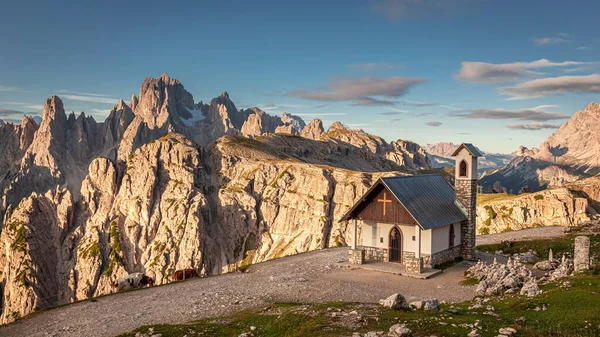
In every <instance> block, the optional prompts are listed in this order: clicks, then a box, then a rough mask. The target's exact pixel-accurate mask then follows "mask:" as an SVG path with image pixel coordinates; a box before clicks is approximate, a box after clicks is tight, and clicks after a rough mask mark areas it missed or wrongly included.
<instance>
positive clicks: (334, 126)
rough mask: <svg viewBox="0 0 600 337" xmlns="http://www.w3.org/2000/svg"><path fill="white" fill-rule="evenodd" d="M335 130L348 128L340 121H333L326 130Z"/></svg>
mask: <svg viewBox="0 0 600 337" xmlns="http://www.w3.org/2000/svg"><path fill="white" fill-rule="evenodd" d="M335 130H348V128H347V127H345V126H344V124H342V123H341V122H333V124H331V126H330V127H329V130H327V132H331V131H335Z"/></svg>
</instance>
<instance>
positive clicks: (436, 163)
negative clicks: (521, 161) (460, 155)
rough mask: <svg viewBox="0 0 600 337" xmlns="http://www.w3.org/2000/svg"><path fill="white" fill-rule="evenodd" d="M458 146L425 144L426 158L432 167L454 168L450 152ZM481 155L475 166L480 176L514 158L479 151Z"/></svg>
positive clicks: (509, 155) (512, 156)
mask: <svg viewBox="0 0 600 337" xmlns="http://www.w3.org/2000/svg"><path fill="white" fill-rule="evenodd" d="M458 145H460V144H454V143H449V142H440V143H436V144H427V145H425V152H427V157H428V158H429V160H431V164H432V165H433V167H435V168H439V167H454V158H452V152H454V150H456V148H457V147H458ZM481 153H483V154H484V156H483V157H481V158H479V160H478V166H477V171H478V172H479V174H480V175H481V174H483V173H484V172H485V171H488V170H493V169H497V168H500V167H503V166H506V165H508V164H509V163H510V162H511V160H512V159H513V158H514V155H513V154H501V153H488V152H484V151H481Z"/></svg>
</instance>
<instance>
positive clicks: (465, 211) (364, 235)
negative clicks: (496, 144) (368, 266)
mask: <svg viewBox="0 0 600 337" xmlns="http://www.w3.org/2000/svg"><path fill="white" fill-rule="evenodd" d="M481 156H482V154H481V152H480V151H479V150H478V149H477V148H476V147H475V146H473V145H472V144H470V143H463V144H461V145H460V146H458V148H457V149H456V150H455V151H454V153H453V154H452V157H454V158H455V160H456V165H455V173H454V174H455V183H454V187H453V186H452V185H450V183H448V181H446V179H445V178H444V177H443V176H442V175H440V174H421V175H413V176H390V177H383V178H380V179H379V180H377V181H376V182H375V184H373V186H371V188H370V189H369V190H368V191H367V192H366V193H365V194H364V195H363V196H362V197H361V198H360V199H358V201H357V202H356V203H355V204H354V205H353V206H352V207H351V208H350V209H349V210H348V212H347V213H346V214H345V215H344V216H343V217H342V219H341V220H342V221H346V220H349V221H352V228H353V236H352V247H351V250H350V262H351V263H355V264H364V263H369V262H392V263H401V264H403V265H404V267H405V270H406V272H408V273H415V274H420V273H422V271H423V270H424V269H431V268H434V267H435V266H436V265H439V264H442V263H444V262H447V261H452V260H455V259H457V258H459V257H462V258H464V259H473V258H474V251H475V229H476V219H477V216H476V207H477V158H478V157H481ZM359 226H360V228H359ZM359 229H360V234H361V238H360V240H358V234H359ZM359 241H360V242H359Z"/></svg>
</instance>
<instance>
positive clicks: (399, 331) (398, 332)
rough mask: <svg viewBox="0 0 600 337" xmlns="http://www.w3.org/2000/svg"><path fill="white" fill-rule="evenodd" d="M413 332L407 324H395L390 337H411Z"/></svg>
mask: <svg viewBox="0 0 600 337" xmlns="http://www.w3.org/2000/svg"><path fill="white" fill-rule="evenodd" d="M412 335H413V334H412V331H411V330H410V329H409V328H407V327H406V324H394V325H392V326H391V327H390V332H389V333H388V336H389V337H410V336H412Z"/></svg>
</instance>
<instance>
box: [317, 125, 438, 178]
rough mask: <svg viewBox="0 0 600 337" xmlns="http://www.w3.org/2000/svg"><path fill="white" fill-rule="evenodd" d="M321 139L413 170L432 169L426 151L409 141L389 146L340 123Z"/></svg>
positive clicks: (373, 136) (382, 140)
mask: <svg viewBox="0 0 600 337" xmlns="http://www.w3.org/2000/svg"><path fill="white" fill-rule="evenodd" d="M321 139H322V140H338V141H342V142H344V143H348V144H350V145H353V146H355V147H358V148H362V149H364V150H368V151H370V152H372V153H375V154H378V155H380V156H383V157H385V158H387V159H388V160H390V161H393V162H395V163H396V164H398V165H401V166H406V167H409V168H412V169H430V168H432V165H431V162H430V161H429V158H427V155H426V153H425V151H424V150H423V149H422V148H421V147H420V146H419V145H418V144H416V143H413V142H411V141H408V140H398V141H395V142H392V143H391V144H388V143H387V142H386V141H385V140H384V139H383V138H381V137H378V136H375V135H371V134H368V133H366V132H364V131H362V130H350V129H348V128H346V127H345V126H344V125H343V124H342V123H340V122H335V123H333V124H332V125H331V127H330V128H329V130H327V132H326V133H324V134H322V135H321Z"/></svg>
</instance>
